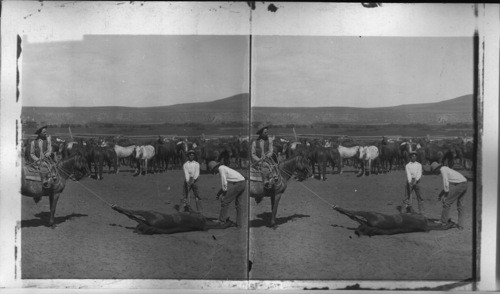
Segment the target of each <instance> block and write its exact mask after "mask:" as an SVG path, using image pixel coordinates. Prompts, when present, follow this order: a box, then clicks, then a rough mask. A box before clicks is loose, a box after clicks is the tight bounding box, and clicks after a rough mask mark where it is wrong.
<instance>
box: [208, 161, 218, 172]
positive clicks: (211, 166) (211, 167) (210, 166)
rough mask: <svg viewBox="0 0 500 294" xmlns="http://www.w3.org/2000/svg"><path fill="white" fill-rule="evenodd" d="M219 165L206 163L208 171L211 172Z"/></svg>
mask: <svg viewBox="0 0 500 294" xmlns="http://www.w3.org/2000/svg"><path fill="white" fill-rule="evenodd" d="M219 165H220V162H215V161H210V162H209V163H208V169H209V170H210V171H211V172H213V171H214V169H215V168H216V167H218V166H219Z"/></svg>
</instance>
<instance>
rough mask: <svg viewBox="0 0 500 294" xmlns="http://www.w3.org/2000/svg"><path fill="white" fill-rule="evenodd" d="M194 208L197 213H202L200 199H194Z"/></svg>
mask: <svg viewBox="0 0 500 294" xmlns="http://www.w3.org/2000/svg"><path fill="white" fill-rule="evenodd" d="M196 210H197V211H198V213H200V214H203V207H202V205H201V199H198V198H197V199H196Z"/></svg>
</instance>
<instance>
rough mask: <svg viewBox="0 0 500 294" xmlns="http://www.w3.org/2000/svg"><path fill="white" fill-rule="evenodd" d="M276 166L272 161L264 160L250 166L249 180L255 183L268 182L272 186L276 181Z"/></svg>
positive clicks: (277, 174)
mask: <svg viewBox="0 0 500 294" xmlns="http://www.w3.org/2000/svg"><path fill="white" fill-rule="evenodd" d="M278 178H279V172H278V164H277V163H275V162H274V161H273V160H272V159H268V158H266V159H264V160H262V161H260V162H256V163H254V164H252V165H251V166H250V180H251V181H255V182H264V183H265V182H266V181H268V182H269V183H271V184H272V185H274V183H275V182H276V181H277V180H278Z"/></svg>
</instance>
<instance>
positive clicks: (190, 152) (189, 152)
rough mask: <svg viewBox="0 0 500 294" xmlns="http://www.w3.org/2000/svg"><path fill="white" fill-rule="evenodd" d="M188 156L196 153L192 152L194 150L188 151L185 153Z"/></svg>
mask: <svg viewBox="0 0 500 294" xmlns="http://www.w3.org/2000/svg"><path fill="white" fill-rule="evenodd" d="M189 154H193V155H196V153H195V152H194V150H189V151H188V152H187V155H189Z"/></svg>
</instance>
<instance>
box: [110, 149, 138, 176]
mask: <svg viewBox="0 0 500 294" xmlns="http://www.w3.org/2000/svg"><path fill="white" fill-rule="evenodd" d="M135 147H136V146H135V145H130V146H127V147H123V146H120V145H115V147H114V149H115V152H116V157H117V158H118V164H117V170H116V173H118V172H119V171H120V159H121V158H128V157H131V155H132V153H133V152H134V150H135Z"/></svg>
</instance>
